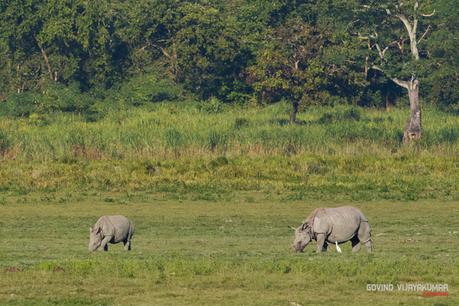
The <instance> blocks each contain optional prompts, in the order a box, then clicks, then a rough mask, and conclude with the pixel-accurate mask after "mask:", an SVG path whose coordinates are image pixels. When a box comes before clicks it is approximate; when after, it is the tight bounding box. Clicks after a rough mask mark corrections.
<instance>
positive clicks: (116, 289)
mask: <svg viewBox="0 0 459 306" xmlns="http://www.w3.org/2000/svg"><path fill="white" fill-rule="evenodd" d="M253 197H254V198H253V200H252V201H251V202H247V201H246V200H245V199H244V198H234V199H233V200H232V201H229V202H220V201H218V202H212V201H176V200H164V198H163V197H162V196H161V195H149V196H148V197H146V196H145V197H143V198H132V199H131V200H130V201H126V200H125V199H124V200H122V199H119V198H117V197H114V198H113V199H114V200H113V201H112V202H107V201H104V200H101V199H100V197H97V196H92V197H91V196H90V197H84V198H82V199H80V200H79V201H70V202H66V203H58V202H56V201H49V200H40V199H39V198H34V197H25V198H21V201H18V199H14V198H9V199H8V203H5V204H4V205H2V206H0V211H1V215H2V217H1V218H0V223H1V224H0V226H1V228H2V231H1V232H0V241H1V244H2V248H1V249H0V266H1V271H0V304H2V305H24V304H27V305H49V304H52V305H75V304H79V305H85V304H98V305H113V304H115V305H130V304H136V305H138V304H144V305H147V304H148V305H216V304H217V305H292V304H291V303H298V304H300V305H311V304H315V305H319V304H321V305H350V304H355V303H356V302H358V303H360V304H362V305H370V304H371V305H431V304H437V305H440V304H441V305H453V304H457V303H459V298H458V296H459V291H458V288H459V279H458V277H457V275H459V259H458V258H459V233H458V228H459V219H458V218H457V216H458V213H459V206H458V203H457V202H450V201H449V202H441V201H419V202H388V201H383V202H381V201H377V202H371V203H354V205H355V206H358V207H360V208H361V209H362V210H363V211H364V212H365V214H366V215H367V217H368V218H369V219H370V221H371V224H372V226H373V237H374V244H375V249H374V253H373V254H371V255H367V254H366V253H365V252H363V250H362V251H361V252H360V253H358V254H352V253H351V250H350V246H349V245H348V244H345V245H343V246H344V247H343V254H338V253H336V252H335V250H334V248H331V249H330V250H329V251H328V252H327V253H325V254H319V255H317V254H315V253H314V247H313V246H309V247H308V248H307V249H306V252H305V253H303V254H296V253H292V252H291V251H290V250H289V246H290V244H291V241H292V239H293V237H292V232H291V230H290V229H289V228H288V225H297V224H298V223H299V222H301V220H302V219H303V217H304V216H306V215H307V214H308V213H309V212H310V211H311V210H312V209H313V208H315V207H317V206H318V205H324V206H338V205H342V204H347V203H342V202H333V203H326V202H315V201H289V202H279V201H265V200H264V199H258V198H257V197H256V194H255V195H253ZM118 213H121V214H124V215H126V216H129V217H130V218H132V219H133V220H134V221H135V223H136V226H137V233H136V235H135V239H134V240H133V251H131V252H130V253H128V252H125V251H124V250H123V248H122V246H120V245H115V246H112V247H111V250H110V252H108V253H104V252H96V253H92V254H90V253H88V251H87V239H88V238H87V236H88V233H87V231H88V227H89V226H90V225H91V224H92V223H93V222H95V220H96V219H97V216H99V215H101V214H118ZM367 283H392V284H394V285H396V284H399V283H447V284H448V285H449V297H433V298H424V297H421V293H419V292H398V291H394V292H367V290H366V284H367Z"/></svg>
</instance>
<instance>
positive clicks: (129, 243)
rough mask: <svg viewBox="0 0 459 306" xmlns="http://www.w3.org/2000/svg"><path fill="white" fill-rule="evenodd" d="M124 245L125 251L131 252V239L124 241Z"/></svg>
mask: <svg viewBox="0 0 459 306" xmlns="http://www.w3.org/2000/svg"><path fill="white" fill-rule="evenodd" d="M123 243H124V249H125V250H126V251H130V250H131V240H130V239H129V240H126V241H123Z"/></svg>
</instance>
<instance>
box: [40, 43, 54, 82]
mask: <svg viewBox="0 0 459 306" xmlns="http://www.w3.org/2000/svg"><path fill="white" fill-rule="evenodd" d="M37 45H38V47H39V48H40V52H41V55H42V56H43V59H44V60H45V64H46V67H47V68H48V73H49V78H50V79H51V81H54V78H53V70H52V69H51V65H50V64H49V59H48V55H47V54H46V52H45V49H43V47H42V46H41V44H40V43H39V42H38V40H37Z"/></svg>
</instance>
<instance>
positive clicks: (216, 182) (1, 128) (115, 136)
mask: <svg viewBox="0 0 459 306" xmlns="http://www.w3.org/2000/svg"><path fill="white" fill-rule="evenodd" d="M209 103H211V104H210V105H207V106H206V105H204V106H203V105H201V104H193V103H182V104H177V103H175V104H167V103H165V104H154V105H152V106H150V107H149V109H139V108H131V109H127V110H124V111H117V112H110V113H108V114H107V115H106V116H105V117H104V119H102V120H100V121H97V122H87V121H86V120H85V118H82V117H79V116H77V115H64V114H55V115H52V116H47V117H44V118H40V123H39V124H37V120H38V119H37V118H26V119H14V120H13V119H4V120H2V121H1V122H0V153H1V154H0V158H1V159H2V160H3V162H2V165H1V167H0V189H2V190H9V191H14V192H20V193H24V192H25V193H28V192H33V191H42V190H46V191H48V192H49V191H59V190H102V191H120V192H124V191H139V190H145V191H147V190H148V191H157V192H168V193H170V194H173V195H176V196H177V195H185V194H194V195H193V197H195V196H197V197H198V198H206V199H215V198H216V197H218V196H225V195H229V194H231V193H232V192H235V191H247V190H257V191H260V192H263V193H265V194H271V195H278V196H281V197H283V198H284V199H304V198H318V199H331V198H335V199H338V198H339V199H346V200H372V199H404V200H416V199H420V198H442V199H451V198H457V197H458V188H457V183H456V182H457V181H458V180H459V173H458V172H459V171H457V170H458V154H457V153H458V149H459V145H458V141H457V140H458V135H459V128H458V127H459V124H458V123H459V119H458V118H457V117H455V116H453V115H449V114H446V113H442V112H439V111H437V110H434V109H427V110H425V111H424V117H423V118H424V136H423V139H422V141H421V142H419V143H416V144H413V145H409V146H404V145H402V142H401V138H402V127H403V126H404V123H405V121H406V117H407V113H406V111H405V110H394V111H393V112H389V113H388V112H385V111H381V110H376V109H360V108H355V107H349V106H341V107H335V108H327V107H323V108H319V107H313V108H309V109H307V110H306V111H305V112H303V113H301V114H300V116H299V124H294V125H292V124H289V123H288V121H287V118H288V113H289V107H288V105H286V104H277V105H273V106H271V107H266V108H237V107H234V108H230V107H220V106H218V107H216V106H215V105H214V104H215V102H209Z"/></svg>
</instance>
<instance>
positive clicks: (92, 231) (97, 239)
mask: <svg viewBox="0 0 459 306" xmlns="http://www.w3.org/2000/svg"><path fill="white" fill-rule="evenodd" d="M101 231H102V229H101V228H100V227H97V228H92V227H90V228H89V247H88V248H89V251H91V252H93V251H95V250H97V249H98V248H99V247H100V245H101V243H102V233H101Z"/></svg>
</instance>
